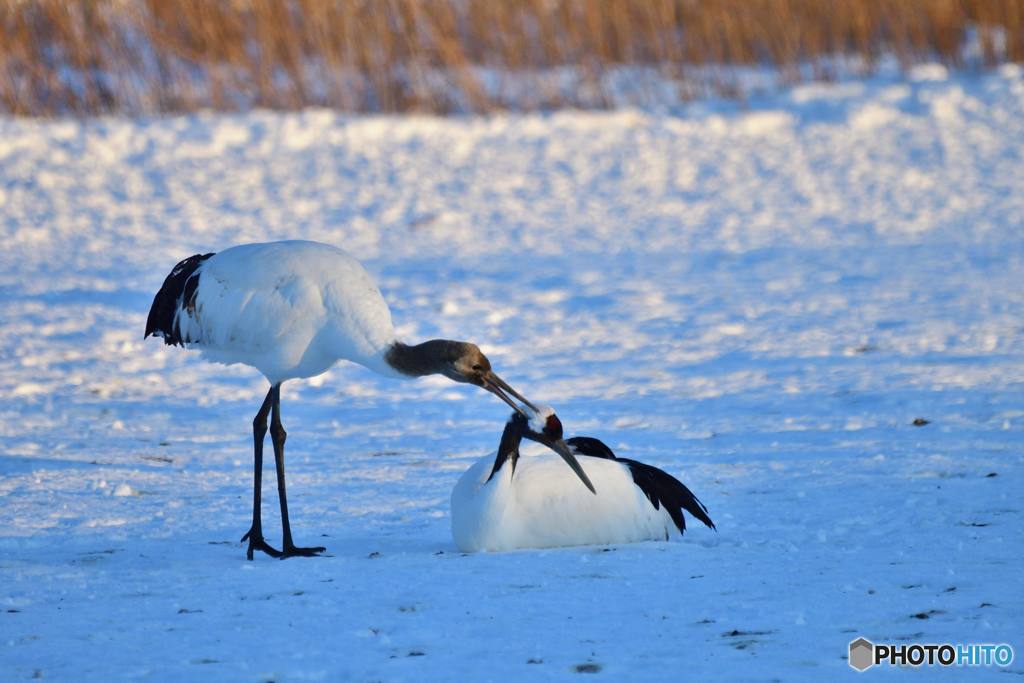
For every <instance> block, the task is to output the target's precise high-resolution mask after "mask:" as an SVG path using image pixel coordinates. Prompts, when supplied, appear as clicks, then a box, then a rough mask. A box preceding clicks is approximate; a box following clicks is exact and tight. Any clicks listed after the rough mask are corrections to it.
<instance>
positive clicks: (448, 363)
mask: <svg viewBox="0 0 1024 683" xmlns="http://www.w3.org/2000/svg"><path fill="white" fill-rule="evenodd" d="M428 343H429V342H428ZM440 368H441V374H443V375H444V376H445V377H447V378H448V379H451V380H454V381H456V382H466V383H468V384H475V385H476V386H478V387H483V388H484V389H486V390H487V391H489V392H491V393H492V394H494V395H495V396H497V397H498V398H500V399H501V400H502V401H504V402H505V403H507V404H509V405H510V406H512V407H513V408H515V410H516V412H518V413H522V414H523V415H524V416H525V417H527V419H529V417H530V416H529V415H527V414H526V412H524V408H523V407H521V406H520V405H519V404H518V403H516V401H515V400H513V399H516V400H518V401H519V402H520V403H522V404H523V406H526V410H531V411H535V410H536V408H535V407H534V405H533V404H532V403H530V402H529V401H527V400H526V398H525V397H524V396H523V395H522V394H520V393H519V392H518V391H516V390H515V389H513V388H512V387H510V386H509V385H508V383H507V382H505V380H503V379H502V378H500V377H498V376H497V375H496V374H494V371H493V370H492V369H491V361H489V360H487V356H485V355H484V353H483V351H481V350H480V347H478V346H477V345H476V344H471V343H469V342H448V346H447V347H446V348H445V350H444V353H443V361H442V363H441V366H440ZM556 419H557V418H556Z"/></svg>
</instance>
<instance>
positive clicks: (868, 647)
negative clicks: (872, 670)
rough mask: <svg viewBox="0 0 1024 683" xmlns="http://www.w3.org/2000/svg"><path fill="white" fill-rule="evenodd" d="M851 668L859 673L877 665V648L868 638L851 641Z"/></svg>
mask: <svg viewBox="0 0 1024 683" xmlns="http://www.w3.org/2000/svg"><path fill="white" fill-rule="evenodd" d="M848 661H849V663H850V666H852V667H853V668H854V669H856V670H857V671H864V670H865V669H867V668H868V667H870V666H874V664H875V646H874V644H873V643H872V642H871V641H870V640H868V639H867V638H858V639H857V640H852V641H850V659H849V660H848Z"/></svg>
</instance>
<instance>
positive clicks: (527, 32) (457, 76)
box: [0, 0, 1024, 115]
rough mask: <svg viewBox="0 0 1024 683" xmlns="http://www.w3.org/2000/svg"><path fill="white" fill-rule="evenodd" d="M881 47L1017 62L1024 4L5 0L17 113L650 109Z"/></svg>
mask: <svg viewBox="0 0 1024 683" xmlns="http://www.w3.org/2000/svg"><path fill="white" fill-rule="evenodd" d="M969 39H972V40H973V44H974V45H975V46H976V47H977V48H978V49H977V50H976V51H975V53H974V56H972V53H970V52H969V51H965V49H964V46H965V45H966V44H968V42H970V41H969ZM886 56H893V57H895V58H896V59H897V60H898V61H899V63H900V65H902V66H904V67H906V66H909V65H912V64H915V63H919V62H922V61H929V60H937V61H941V62H943V63H946V64H949V65H952V66H956V67H962V66H965V63H964V62H965V60H971V63H970V64H966V66H983V65H991V64H993V63H996V62H999V61H1004V60H1009V61H1022V60H1024V0H518V1H515V0H0V111H6V112H8V113H13V114H18V115H58V114H68V113H74V114H95V113H104V112H118V113H128V114H139V113H161V112H176V111H192V110H196V109H201V108H213V109H218V110H236V109H245V108H249V107H253V106H258V107H270V108H283V109H294V108H298V107H303V106H326V107H333V108H338V109H342V110H348V111H384V112H406V111H429V112H448V111H489V110H493V109H496V108H516V109H533V108H550V107H559V106H577V107H603V106H608V105H609V104H611V103H613V102H617V101H621V97H620V96H619V94H618V93H617V92H616V86H615V82H616V81H615V78H614V77H615V75H616V74H624V78H620V79H619V81H620V82H621V81H622V80H625V81H627V82H629V83H630V85H632V86H634V87H633V88H632V89H630V90H629V93H630V94H629V96H628V97H629V98H630V99H631V100H634V101H636V103H638V104H642V103H644V102H645V101H652V100H653V101H657V100H658V99H659V98H661V99H664V98H665V97H666V93H665V90H664V88H663V87H661V88H660V89H659V86H663V85H664V84H665V83H668V84H671V85H672V87H673V88H674V92H673V93H672V94H671V96H672V97H678V98H686V97H687V96H690V95H692V94H694V93H700V92H716V93H719V94H730V93H733V94H736V93H741V92H742V88H741V87H740V86H739V84H738V83H737V81H736V79H735V74H736V73H737V72H738V70H737V67H744V66H759V67H770V68H771V69H772V70H774V73H778V74H779V75H780V77H781V78H782V79H783V80H786V81H795V80H799V79H803V78H807V77H814V78H832V77H835V76H837V75H846V74H853V75H857V74H860V73H866V72H870V71H871V70H872V69H873V68H874V67H875V65H876V64H877V62H878V60H879V59H880V58H882V57H886ZM638 79H639V82H641V85H640V86H637V82H638ZM644 79H647V80H646V83H647V85H646V87H644V85H643V81H644ZM648 103H649V102H648Z"/></svg>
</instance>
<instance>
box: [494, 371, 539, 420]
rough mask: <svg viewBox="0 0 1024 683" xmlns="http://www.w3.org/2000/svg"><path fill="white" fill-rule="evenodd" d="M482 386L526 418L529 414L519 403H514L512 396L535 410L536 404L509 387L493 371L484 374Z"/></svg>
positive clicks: (528, 417)
mask: <svg viewBox="0 0 1024 683" xmlns="http://www.w3.org/2000/svg"><path fill="white" fill-rule="evenodd" d="M482 386H483V388H484V389H486V390H487V391H489V392H491V393H492V394H494V395H495V396H497V397H498V398H500V399H501V400H502V401H504V402H505V403H507V404H509V405H510V406H512V408H513V409H514V410H515V411H516V412H517V413H519V414H520V415H522V416H523V417H525V418H526V419H530V417H531V416H530V415H529V414H527V413H526V411H524V410H523V408H522V406H520V405H519V403H516V402H515V401H513V400H512V398H513V397H514V398H517V399H519V401H520V403H522V404H523V405H525V406H526V407H527V408H529V409H530V410H533V411H535V412H536V410H537V408H536V406H534V405H533V404H532V403H530V402H529V401H527V400H526V398H524V397H523V395H522V394H520V393H519V392H518V391H516V390H515V389H513V388H512V387H510V386H509V385H508V383H507V382H505V380H503V379H502V378H500V377H498V376H497V375H495V374H494V373H493V372H488V373H487V374H486V375H484V377H483V384H482Z"/></svg>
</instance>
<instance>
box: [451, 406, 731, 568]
mask: <svg viewBox="0 0 1024 683" xmlns="http://www.w3.org/2000/svg"><path fill="white" fill-rule="evenodd" d="M537 424H539V421H538V420H537V419H536V418H535V419H532V420H530V421H529V422H527V421H526V420H525V419H523V418H522V417H521V416H519V415H513V416H512V418H510V421H509V424H508V425H507V426H506V430H505V434H503V436H502V444H501V446H500V447H499V450H498V452H497V453H496V454H492V455H489V456H486V457H484V458H482V459H481V460H479V461H478V462H477V463H475V464H474V465H473V466H472V467H470V468H469V470H467V471H466V472H465V473H464V474H463V475H462V477H461V478H460V479H459V481H458V483H457V484H456V485H455V488H454V490H453V491H452V495H451V523H452V536H453V537H454V540H455V544H456V545H457V546H458V547H459V549H460V550H462V551H464V552H477V551H505V550H515V549H520V548H550V547H557V546H573V545H604V544H613V543H633V542H637V541H645V540H667V539H668V538H669V537H670V536H671V535H672V534H673V533H674V530H675V529H678V530H679V532H680V533H681V532H682V531H683V530H684V528H685V522H684V521H683V517H682V509H683V508H685V509H687V510H688V511H689V512H690V513H691V514H694V515H695V516H697V517H698V518H699V519H701V521H703V522H704V523H705V524H706V525H708V526H709V527H711V528H714V524H713V523H712V522H711V520H710V518H708V517H707V510H706V508H704V506H703V505H702V504H701V503H700V501H699V500H697V498H696V497H695V496H693V494H692V493H690V491H689V489H687V488H686V487H685V486H683V484H682V483H680V482H679V481H678V480H676V479H675V478H673V477H671V476H670V475H668V474H666V473H665V472H662V471H661V470H658V469H656V468H654V467H651V466H649V465H644V464H642V463H637V462H635V461H632V460H623V459H618V458H615V456H614V455H613V454H612V453H611V451H610V450H609V449H608V448H607V446H605V445H604V444H603V443H601V442H600V441H597V440H596V439H589V438H586V437H581V438H576V439H570V440H569V441H568V443H567V444H565V445H567V446H568V448H569V450H570V451H571V452H572V453H573V455H574V456H575V457H576V459H578V461H579V464H580V466H581V467H582V468H583V469H584V470H585V472H586V474H587V476H588V477H589V478H590V481H592V482H593V484H594V488H595V489H596V494H595V493H591V492H590V491H588V490H587V489H586V488H585V487H583V486H581V485H580V481H579V480H578V478H577V477H576V475H575V474H573V472H572V471H571V470H570V469H569V468H568V467H566V465H565V463H564V462H563V458H564V456H563V458H559V457H557V456H555V455H554V454H553V453H551V451H549V450H548V449H547V448H544V447H543V446H531V447H529V448H528V450H526V451H525V452H520V451H519V440H520V438H521V437H522V436H526V437H527V438H530V439H534V440H537V441H540V442H541V443H544V444H545V445H547V446H548V447H549V448H556V449H557V448H559V447H560V446H559V444H560V443H561V425H560V423H558V421H557V419H556V420H555V421H554V423H552V421H551V420H550V418H549V419H548V425H549V427H548V428H545V429H544V430H543V431H538V430H537V429H536V426H537ZM510 432H511V434H510ZM503 451H504V452H503ZM520 456H521V457H520ZM492 473H493V476H492ZM638 479H639V480H640V481H639V483H638ZM673 513H674V515H675V519H673Z"/></svg>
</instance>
